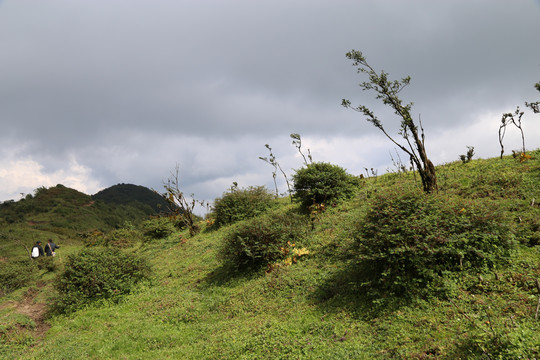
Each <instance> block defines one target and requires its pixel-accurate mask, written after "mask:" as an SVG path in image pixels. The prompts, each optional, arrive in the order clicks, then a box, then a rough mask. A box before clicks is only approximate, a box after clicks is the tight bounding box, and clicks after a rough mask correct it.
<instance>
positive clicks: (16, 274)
mask: <svg viewBox="0 0 540 360" xmlns="http://www.w3.org/2000/svg"><path fill="white" fill-rule="evenodd" d="M36 274H37V267H36V266H35V264H34V262H33V261H32V260H30V259H20V260H7V261H6V262H3V263H2V266H0V295H2V293H3V294H8V293H10V292H12V291H15V290H17V289H19V288H22V287H24V286H27V285H28V283H29V282H30V281H32V280H34V279H35V277H36Z"/></svg>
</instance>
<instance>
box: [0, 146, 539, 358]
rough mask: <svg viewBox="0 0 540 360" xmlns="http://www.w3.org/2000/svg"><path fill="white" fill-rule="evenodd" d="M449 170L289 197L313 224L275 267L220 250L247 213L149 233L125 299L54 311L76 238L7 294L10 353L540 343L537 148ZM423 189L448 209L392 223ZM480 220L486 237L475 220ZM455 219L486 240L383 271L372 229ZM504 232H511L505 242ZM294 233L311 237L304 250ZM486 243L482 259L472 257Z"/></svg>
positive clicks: (136, 249)
mask: <svg viewBox="0 0 540 360" xmlns="http://www.w3.org/2000/svg"><path fill="white" fill-rule="evenodd" d="M437 176H438V181H439V191H438V193H437V194H432V195H429V197H425V198H424V197H422V195H415V194H417V192H416V190H415V189H417V188H419V187H421V184H420V179H419V178H418V177H417V176H415V174H413V173H410V172H409V173H391V174H386V175H384V176H379V177H370V178H367V179H364V180H363V181H362V182H361V185H360V186H359V187H358V189H357V193H356V195H355V196H354V198H352V199H351V200H349V201H344V202H339V203H337V204H336V205H335V206H329V207H327V208H326V210H324V211H319V212H316V213H312V214H311V215H309V214H305V213H304V212H302V211H300V210H299V205H298V204H290V202H288V199H283V201H282V202H281V205H280V207H279V209H278V210H273V211H276V213H275V214H276V216H277V215H287V214H296V215H298V214H300V215H302V214H304V215H302V216H305V217H308V218H309V220H308V224H309V223H310V222H311V225H310V226H306V235H305V237H304V238H303V239H301V240H300V241H299V242H298V243H297V244H289V245H288V249H287V251H285V250H283V254H284V256H283V258H282V259H278V260H276V261H275V262H273V263H272V264H270V266H268V267H266V266H264V267H261V268H248V269H237V268H235V267H234V266H231V264H230V263H227V262H224V261H223V257H222V256H221V254H222V253H223V246H226V245H225V242H224V239H226V238H227V237H228V236H229V234H230V233H231V232H234V231H235V229H237V228H238V227H242V226H244V224H246V223H245V222H241V223H237V224H233V225H231V226H225V227H221V228H219V229H213V228H211V227H209V228H205V224H201V225H202V230H201V232H200V233H199V234H197V235H196V236H194V237H191V238H189V237H188V234H187V232H186V231H178V230H177V231H174V232H173V233H171V234H170V235H169V236H167V237H165V238H162V239H150V238H148V237H146V238H145V237H144V236H142V235H141V238H142V239H143V240H142V241H140V242H137V243H136V244H135V245H133V246H132V247H131V248H128V249H125V250H124V251H125V252H126V253H128V254H131V255H132V256H142V257H143V258H145V259H147V260H148V261H149V263H150V264H151V266H152V269H153V275H152V277H151V279H150V280H148V281H143V282H142V283H140V284H139V285H138V286H137V287H135V288H134V289H133V290H132V291H131V293H130V294H128V295H125V296H122V297H118V298H114V300H101V301H97V302H94V303H91V304H90V305H85V306H84V307H82V308H80V309H79V310H77V311H75V312H72V313H67V314H59V313H54V312H47V309H48V305H47V304H51V303H53V302H54V297H55V292H54V290H53V286H52V284H53V280H54V279H55V278H57V277H58V276H60V274H61V271H62V268H63V266H65V265H66V263H67V261H68V257H67V254H75V253H76V252H77V251H79V249H81V247H82V246H83V244H81V243H75V242H74V243H70V244H67V245H66V246H65V247H64V248H61V249H60V250H59V251H58V252H59V254H60V255H59V256H57V257H56V258H55V259H54V261H55V265H56V266H55V269H53V270H52V271H47V270H40V271H39V272H38V275H37V277H36V278H35V279H34V280H32V281H30V282H29V283H28V284H27V285H25V286H24V287H22V288H20V289H18V290H16V291H13V292H11V293H9V294H7V295H5V296H4V297H3V298H0V319H1V320H0V324H2V325H0V346H1V347H0V357H5V358H20V359H34V358H39V359H62V358H70V359H72V358H90V359H110V358H122V359H163V358H165V359H166V358H170V359H183V358H185V359H285V358H286V359H291V358H292V359H295V358H305V359H353V358H354V359H388V358H419V359H420V358H422V359H457V358H463V359H468V358H471V359H475V358H485V359H494V358H504V359H506V358H508V359H511V358H512V359H513V358H520V357H521V358H529V359H532V358H539V357H540V318H538V317H539V316H540V315H539V314H538V308H537V305H538V304H540V302H539V301H540V300H539V297H540V288H537V282H538V281H539V280H540V151H535V152H533V153H532V158H531V159H529V160H527V161H525V162H523V163H520V162H519V161H518V160H517V159H514V158H512V157H505V158H504V159H503V160H500V159H487V160H482V159H481V160H474V161H472V162H470V163H466V164H463V163H461V162H455V163H451V164H445V165H441V166H438V167H437ZM403 194H405V195H403ZM411 194H412V195H411ZM410 199H413V200H414V199H425V203H426V204H436V206H439V207H440V209H441V211H440V213H437V212H436V211H437V209H436V208H432V209H431V210H430V212H425V213H421V214H424V215H425V216H424V215H422V216H421V217H414V216H413V217H408V218H406V219H407V220H406V222H404V223H401V224H399V216H398V215H399V214H398V215H396V216H397V217H396V219H397V221H398V222H397V223H395V224H398V226H396V227H390V226H389V225H388V222H387V220H388V219H390V218H392V217H393V216H394V215H395V214H396V213H397V210H399V209H401V208H400V207H399V206H402V205H403V204H405V206H408V205H407V204H408V203H407V201H412V200H410ZM381 204H383V205H384V206H382V205H381ZM399 204H402V205H399ZM411 204H413V203H411ZM417 205H418V204H416V205H414V204H413V209H410V210H411V211H412V213H413V214H416V212H415V211H416V210H417V209H416V208H415V206H417ZM420 207H422V208H423V205H422V204H421V206H420ZM427 208H428V209H429V207H427ZM380 214H382V215H381V216H380V217H379V218H377V216H379V215H380ZM435 214H438V215H435ZM437 216H438V217H437ZM471 219H472V220H471ZM246 221H248V220H246ZM473 222H477V223H481V225H482V226H483V227H478V228H479V229H483V230H482V231H484V232H486V233H487V232H489V234H488V235H489V236H487V237H485V236H484V235H486V234H485V233H483V234H480V233H474V232H472V231H471V230H470V229H473V230H474V229H477V227H474V226H477V224H476V223H473ZM450 223H452V224H450ZM456 228H463V229H464V230H463V231H469V232H468V234H471V235H470V236H477V237H479V238H480V239H488V242H487V243H482V246H484V247H483V248H481V249H480V248H478V250H477V251H476V253H467V252H466V251H465V250H462V248H460V247H459V246H461V245H462V244H458V243H456V244H454V243H452V244H454V245H451V246H458V248H457V250H456V253H457V254H461V255H462V256H463V257H462V258H459V260H456V262H455V264H448V267H447V268H445V269H443V270H440V271H438V270H437V271H438V272H437V271H435V272H437V274H435V273H429V274H427V275H426V274H423V275H422V276H423V277H418V276H417V277H414V278H412V280H410V279H409V278H408V277H407V276H406V275H408V274H406V273H405V270H404V273H399V271H398V273H397V274H396V273H395V272H394V273H392V272H385V271H383V272H382V273H383V274H388V278H390V279H391V281H386V280H385V279H384V278H383V279H382V280H381V279H380V278H379V279H376V280H374V278H373V277H372V275H373V274H374V273H375V272H376V271H377V269H376V266H375V265H376V263H374V262H373V261H374V260H373V259H374V256H376V255H377V254H373V253H370V251H369V249H367V248H366V247H365V245H366V244H371V243H370V242H369V241H371V240H373V239H367V238H362V236H360V235H359V234H366V233H370V232H371V233H373V232H375V233H377V234H379V235H378V236H388V239H394V240H395V239H397V241H399V239H400V238H401V237H404V236H406V234H408V233H409V232H411V233H412V234H413V236H414V235H415V234H426V235H425V239H428V238H429V239H430V241H434V243H433V244H437V241H439V240H440V242H444V241H447V239H438V238H436V239H431V238H430V236H429V235H430V234H431V233H434V234H439V233H440V232H439V231H443V230H445V229H456ZM379 230H380V231H379ZM137 231H140V232H141V233H142V232H143V230H142V229H140V230H137ZM441 233H442V234H445V235H446V236H447V237H448V239H454V238H456V239H457V238H459V234H455V233H444V232H441ZM385 234H386V235H385ZM499 235H501V236H503V235H504V236H507V235H508V236H507V237H508V239H509V240H508V241H507V242H501V241H499V240H500V239H501V238H502V237H499ZM407 236H408V235H407ZM505 238H506V237H505ZM425 239H424V238H422V239H419V241H424V240H425ZM459 239H460V241H463V242H467V241H469V240H468V239H461V238H459ZM489 239H492V241H493V242H492V243H489V241H491V240H489ZM394 240H392V241H394ZM448 241H450V240H448ZM471 241H472V240H471ZM374 244H375V245H378V244H377V243H374ZM383 245H384V244H383ZM388 246H390V245H388ZM407 246H409V245H407ZM502 246H506V247H505V248H504V249H502V248H501V247H502ZM295 248H296V249H300V248H303V249H304V250H305V251H303V252H297V254H302V255H298V256H296V257H294V258H293V257H292V256H291V254H293V253H294V249H295ZM381 249H382V250H381V253H384V252H385V251H390V252H391V251H393V250H388V249H390V247H389V248H388V249H387V250H385V249H384V248H381ZM396 249H398V248H396ZM399 249H400V250H399V251H412V252H411V253H412V254H415V251H416V252H418V251H420V252H421V251H422V249H419V248H418V249H416V248H414V246H413V248H412V249H411V248H407V249H405V250H403V248H399ZM443 249H446V248H443ZM448 249H449V250H448V251H450V250H452V249H453V248H452V247H450V248H448ZM463 249H467V248H463ZM501 249H502V250H504V251H502V250H501ZM454 250H455V249H454ZM396 251H397V250H396ZM426 251H428V252H426V253H421V254H424V255H425V254H429V249H427V250H426ZM460 251H463V252H460ZM368 254H371V255H370V256H371V257H369V256H368ZM390 255H396V254H385V256H388V257H390ZM461 255H460V256H461ZM396 256H397V259H399V254H397V255H396ZM430 256H433V257H437V256H441V259H446V258H445V257H444V256H445V254H444V253H443V254H440V253H436V252H435V253H433V254H432V255H429V256H424V259H422V257H421V256H420V257H418V258H415V259H413V260H412V261H414V262H413V263H411V264H408V266H413V265H415V264H416V263H415V262H416V261H418V263H421V264H426V266H433V267H434V269H438V268H437V266H438V265H440V264H437V263H434V264H433V263H429V262H427V260H426V259H425V258H429V257H430ZM473 258H474V259H476V260H478V264H480V265H475V266H473V265H474V264H473V262H472V260H471V259H473ZM456 259H458V258H456ZM383 260H385V258H383ZM492 260H493V261H492ZM366 264H368V265H369V266H371V265H372V264H373V267H372V268H370V267H369V266H368V265H366ZM397 266H398V267H397V269H401V267H399V266H404V265H403V264H398V265H397ZM403 269H409V270H410V271H416V270H415V269H414V267H403ZM383 270H384V269H383ZM409 275H410V274H409ZM385 276H386V275H385ZM429 276H433V279H435V280H433V281H428V280H429V279H431V278H429ZM426 279H428V280H426ZM396 285H400V287H396ZM415 287H416V288H415Z"/></svg>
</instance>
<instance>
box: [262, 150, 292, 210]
mask: <svg viewBox="0 0 540 360" xmlns="http://www.w3.org/2000/svg"><path fill="white" fill-rule="evenodd" d="M264 146H265V147H266V148H267V149H268V151H269V152H270V156H269V157H265V156H259V159H261V160H262V161H264V162H265V163H268V164H270V165H272V166H273V167H274V171H273V172H272V177H273V178H274V186H275V187H276V197H278V196H279V191H278V186H277V182H276V176H277V171H278V169H279V171H281V173H282V174H283V177H284V178H285V182H286V183H287V189H288V190H289V197H290V198H291V203H292V201H293V198H292V192H291V184H290V183H289V178H288V177H287V174H285V171H283V169H282V168H281V165H279V163H278V161H277V159H276V157H275V155H274V154H273V153H272V148H271V147H270V145H268V144H265V145H264Z"/></svg>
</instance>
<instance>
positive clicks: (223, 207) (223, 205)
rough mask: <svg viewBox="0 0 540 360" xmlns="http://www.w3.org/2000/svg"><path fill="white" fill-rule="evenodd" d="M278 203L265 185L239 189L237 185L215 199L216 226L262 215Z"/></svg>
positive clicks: (214, 215)
mask: <svg viewBox="0 0 540 360" xmlns="http://www.w3.org/2000/svg"><path fill="white" fill-rule="evenodd" d="M275 204H276V199H275V198H274V196H273V195H272V194H271V193H270V192H269V191H268V189H266V187H264V186H250V187H248V188H246V189H238V188H237V187H236V186H234V187H232V188H231V189H230V190H229V191H227V192H225V193H224V194H223V195H222V196H221V197H220V198H217V199H215V201H214V210H213V217H214V219H215V222H214V224H215V226H216V227H220V226H224V225H229V224H232V223H235V222H237V221H240V220H245V219H248V218H252V217H254V216H257V215H260V214H262V213H264V212H265V211H267V210H268V209H270V208H271V207H272V206H274V205H275Z"/></svg>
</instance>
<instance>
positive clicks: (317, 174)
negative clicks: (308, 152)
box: [293, 162, 358, 208]
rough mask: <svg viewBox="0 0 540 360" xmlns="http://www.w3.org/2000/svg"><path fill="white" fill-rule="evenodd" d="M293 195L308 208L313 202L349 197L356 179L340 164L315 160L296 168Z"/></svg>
mask: <svg viewBox="0 0 540 360" xmlns="http://www.w3.org/2000/svg"><path fill="white" fill-rule="evenodd" d="M293 180H294V196H295V198H296V199H297V200H299V201H300V202H301V203H302V206H303V207H305V208H308V207H309V206H311V205H313V204H321V203H324V204H329V203H330V202H333V201H336V200H339V199H343V198H349V197H351V196H352V195H353V192H354V189H355V186H357V185H358V181H357V180H356V178H355V177H354V176H352V175H349V174H347V172H346V171H345V169H343V168H342V167H340V166H337V165H332V164H329V163H324V162H317V163H312V164H309V165H307V166H306V167H304V168H301V169H299V170H296V173H295V174H294V175H293Z"/></svg>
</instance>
